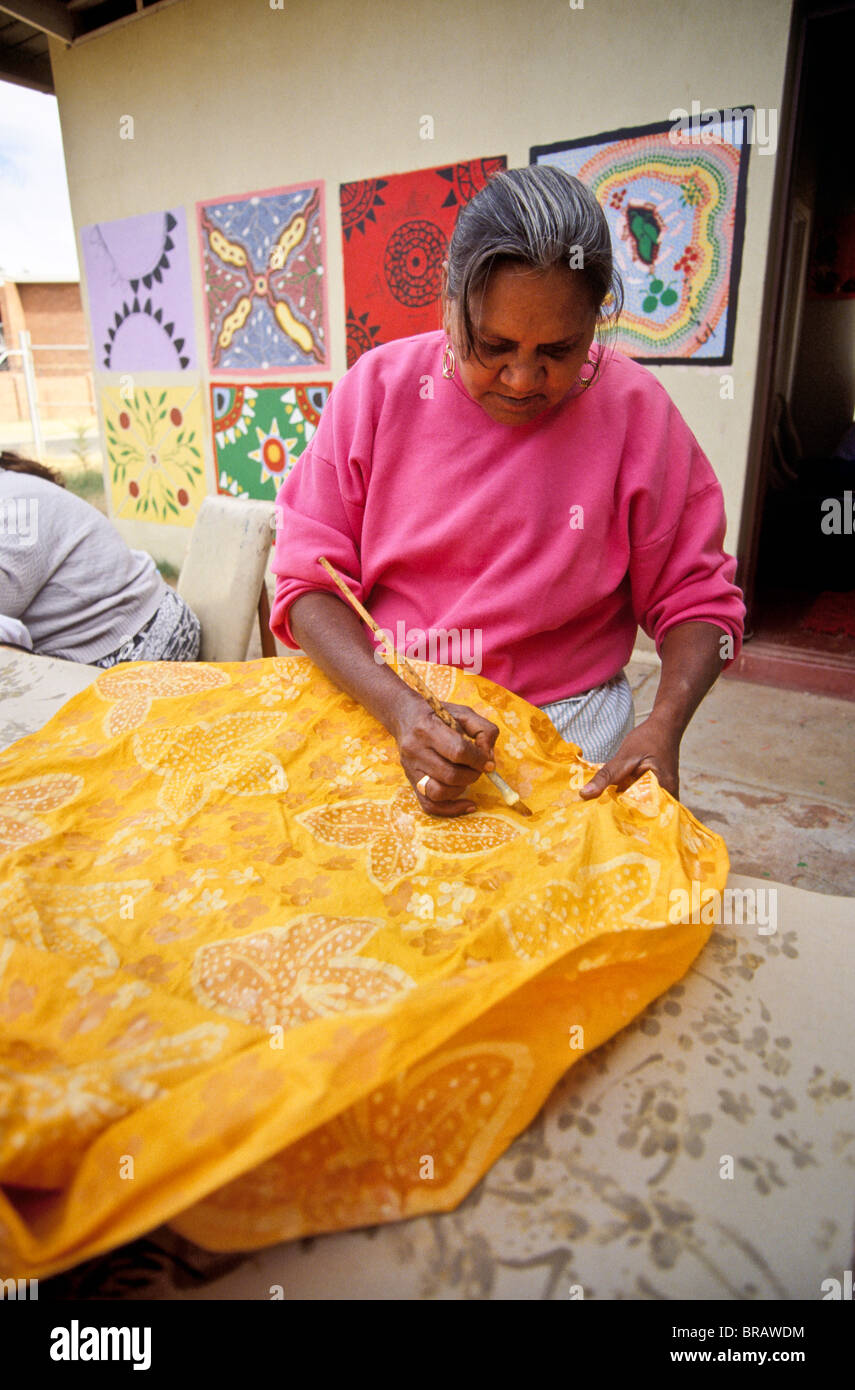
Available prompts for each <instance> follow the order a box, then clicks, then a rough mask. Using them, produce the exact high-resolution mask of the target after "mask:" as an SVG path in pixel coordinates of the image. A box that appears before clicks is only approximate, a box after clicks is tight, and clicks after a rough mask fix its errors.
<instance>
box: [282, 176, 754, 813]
mask: <svg viewBox="0 0 855 1390" xmlns="http://www.w3.org/2000/svg"><path fill="white" fill-rule="evenodd" d="M620 303H621V285H620V279H619V276H618V274H617V271H616V268H615V266H614V263H613V259H612V250H611V241H610V236H609V228H608V223H607V222H606V219H605V216H604V214H603V211H602V209H601V208H600V205H599V203H598V202H597V200H596V198H595V197H594V196H593V195H592V194H591V193H590V191H589V190H588V189H586V188H585V186H584V185H583V184H582V183H580V182H579V180H578V179H574V178H573V177H572V176H571V175H569V174H566V173H565V172H564V171H563V170H560V169H553V168H550V167H548V166H532V167H530V168H527V169H512V170H509V171H507V172H506V173H503V174H497V175H496V176H495V177H494V178H493V179H491V180H490V181H489V182H488V183H487V185H486V186H485V187H484V188H483V189H482V190H481V191H480V192H479V193H478V194H477V195H476V196H475V197H474V198H473V199H472V201H471V202H470V203H468V204H467V205H466V206H465V207H464V208H462V209H461V212H460V214H459V216H458V219H457V225H456V227H455V231H454V234H453V236H452V239H451V244H450V247H449V252H448V260H447V263H446V266H445V272H444V284H443V294H442V309H443V319H444V325H445V327H444V331H443V332H434V333H423V334H418V335H415V336H413V337H410V338H403V339H398V340H396V341H393V342H391V343H386V344H383V345H382V346H378V347H375V348H373V349H372V351H370V352H367V353H365V354H364V356H362V357H360V359H359V361H358V362H357V363H356V364H355V366H353V367H352V368H351V369H350V371H349V372H347V373H346V375H345V376H344V377H342V379H341V381H339V382H338V383H337V385H336V386H335V388H334V390H333V392H332V394H331V396H330V399H329V402H328V403H327V405H326V406H325V408H324V413H323V415H322V417H321V422H320V425H319V427H318V431H317V433H316V434H315V435H313V437H312V441H311V443H310V445H309V447H308V448H307V449H306V450H305V451H304V453H303V454H302V456H301V458H300V460H299V463H298V464H297V466H296V468H295V469H294V471H293V472H292V473H291V474H290V475H289V477H288V479H287V480H286V482H285V483H284V485H283V487H282V489H281V491H280V493H279V495H278V497H277V514H278V526H277V540H276V551H275V555H274V561H273V570H274V573H275V574H276V576H277V586H276V599H275V602H274V605H273V612H272V617H271V627H272V629H273V632H274V633H275V635H276V636H277V637H278V638H279V640H280V641H281V642H283V643H285V644H286V645H290V646H294V647H302V649H303V651H304V652H306V654H307V655H308V656H310V657H311V658H312V660H313V661H315V663H316V664H317V665H318V666H320V668H321V669H322V670H323V671H325V672H326V674H327V675H328V676H330V677H331V679H332V680H333V681H334V682H335V683H336V685H338V686H339V687H340V689H342V690H344V691H346V692H347V693H348V694H349V695H351V696H352V698H353V699H354V700H357V701H359V702H360V703H361V704H362V705H364V706H365V708H366V709H368V710H369V711H370V712H371V713H372V714H374V715H375V717H376V718H377V719H379V720H380V722H381V723H382V724H383V725H384V726H385V728H386V729H388V730H389V732H390V733H392V734H393V736H394V737H395V740H396V742H397V744H398V751H399V756H400V759H401V763H402V766H403V768H404V770H405V772H406V775H407V777H408V778H409V781H410V783H411V785H412V786H413V788H414V790H415V791H416V793H417V795H418V797H419V804H420V806H421V808H422V810H423V811H426V812H428V813H433V814H435V815H444V816H457V815H462V814H466V813H468V812H472V811H474V810H475V805H474V803H473V802H472V801H470V800H469V799H468V798H467V796H466V788H467V787H468V785H469V784H470V783H471V782H473V781H474V780H475V778H477V777H478V776H479V775H480V773H481V772H482V771H483V770H484V769H485V768H486V767H487V764H488V762H491V761H492V753H493V745H494V742H495V739H496V736H497V729H496V726H495V725H494V724H491V723H490V722H489V721H488V720H485V719H484V718H482V717H481V716H480V715H479V714H477V713H476V712H475V711H473V710H470V709H468V708H466V707H465V706H452V707H451V708H452V712H453V713H454V714H455V715H456V717H457V719H458V721H459V722H460V724H461V725H462V726H463V728H464V730H465V731H466V733H467V734H468V735H469V736H470V738H471V739H472V740H474V741H475V748H474V749H473V747H472V745H471V744H470V743H467V741H466V740H464V739H463V738H461V737H460V735H459V734H457V733H455V732H453V731H452V730H450V729H448V728H447V727H446V726H445V724H443V723H442V722H441V721H440V720H439V719H438V718H437V717H436V715H434V714H432V713H430V711H429V710H428V709H427V706H426V705H425V703H424V701H423V700H422V699H421V697H420V696H417V695H415V694H414V692H413V691H411V690H410V689H409V687H408V686H406V685H404V684H403V683H402V682H401V681H399V680H398V678H397V677H396V676H395V675H394V673H393V672H392V671H391V670H390V669H389V668H388V667H387V666H385V665H381V666H378V665H377V662H376V660H375V656H376V653H375V652H374V651H373V649H372V646H371V643H370V642H369V640H368V638H367V637H366V633H365V629H364V627H363V624H362V622H361V620H360V619H359V618H358V617H357V616H356V614H355V613H354V612H353V611H352V610H351V609H350V608H349V607H348V606H347V604H346V603H345V602H344V601H343V600H342V599H341V598H340V597H339V596H338V594H337V593H334V592H331V589H332V588H333V587H334V586H333V584H332V581H331V580H329V578H328V576H327V575H326V574H325V573H324V571H323V569H321V567H320V566H319V564H318V557H319V556H321V555H323V556H325V557H326V558H327V559H328V560H330V561H331V562H332V564H333V565H334V566H335V567H336V568H337V569H338V571H339V573H340V574H342V575H343V576H344V578H345V579H346V581H347V582H348V583H349V584H350V587H351V588H352V589H353V591H354V593H355V594H356V596H357V598H359V599H360V600H361V601H362V602H364V603H365V604H366V606H367V607H368V609H369V611H370V612H371V614H372V617H373V618H374V620H375V622H377V623H378V624H379V625H380V626H381V627H382V628H383V629H384V631H386V632H389V633H395V632H397V631H398V628H399V625H400V629H401V631H402V633H403V634H404V637H403V640H402V642H401V645H402V647H404V648H405V650H404V655H407V654H408V653H407V651H406V644H407V643H409V642H411V641H412V640H414V638H415V639H416V640H417V642H418V641H421V640H422V637H424V638H426V639H427V640H428V642H429V641H430V640H431V636H432V635H433V634H437V633H441V634H443V636H444V637H447V636H448V633H449V631H454V632H456V633H457V634H461V633H463V634H469V636H470V637H471V636H472V635H473V634H474V636H475V637H477V639H478V641H479V643H480V641H481V638H482V636H483V647H484V650H483V657H484V660H483V666H482V668H481V669H482V670H483V674H484V675H485V676H486V677H487V678H488V679H490V680H493V681H495V682H497V683H498V684H500V685H504V686H505V687H506V688H507V689H509V690H513V691H515V692H516V694H518V695H521V696H523V697H524V698H525V699H526V700H528V701H529V703H530V704H533V705H537V706H539V707H540V708H541V709H542V710H544V712H545V713H546V714H547V716H548V717H549V719H551V720H552V722H553V724H554V725H555V727H556V728H557V730H558V732H559V733H560V734H561V735H562V736H563V737H564V738H566V739H567V740H568V741H570V742H573V743H576V744H578V746H579V747H581V749H582V753H583V755H584V756H585V758H586V759H588V760H589V761H590V762H597V763H601V764H603V766H602V767H601V769H600V771H599V772H598V773H597V774H596V775H595V776H594V777H593V778H592V780H591V781H590V782H589V783H588V784H587V786H586V787H585V788H584V789H583V790H582V795H583V796H598V795H600V794H601V793H602V792H603V791H604V789H605V788H606V787H607V786H611V785H615V786H617V787H618V788H619V789H621V790H623V789H624V788H625V787H627V786H628V785H629V784H630V783H631V782H632V781H633V780H634V779H635V778H636V777H638V776H640V775H641V774H642V773H643V772H644V771H645V770H646V769H648V768H650V769H652V770H653V771H654V772H655V774H656V776H657V777H658V779H659V781H660V783H661V784H662V786H663V787H665V788H666V790H667V791H669V792H671V794H672V795H674V796H678V795H679V782H678V762H679V747H680V740H681V738H682V736H683V733H684V731H685V729H686V726H687V724H688V722H689V720H690V718H691V716H692V714H693V713H694V710H695V709H696V707H697V705H698V704H699V703H700V701H701V700H702V698H703V696H704V695H705V694H706V692H707V690H709V688H710V686H711V685H712V684H713V682H714V680H715V679H716V677H717V676H718V674H719V672H720V671H721V669H722V667H723V666H724V664H725V661H726V660H730V659H731V658H733V657H735V656H736V655H738V650H739V643H740V642H741V638H742V626H743V619H744V616H745V609H744V606H743V602H742V594H741V592H740V590H739V589H738V588H737V586H736V585H735V584H734V582H733V579H734V573H735V571H736V561H735V560H734V559H732V557H731V556H729V555H727V554H726V553H725V552H724V551H723V550H722V543H723V540H724V534H725V518H724V505H723V500H722V493H721V488H720V486H719V484H718V482H717V480H716V477H715V474H714V473H713V470H712V467H711V466H710V464H709V462H708V460H707V459H706V457H705V456H704V454H703V453H702V452H701V449H700V447H699V445H698V443H697V441H696V440H695V438H694V436H693V435H692V434H691V432H690V430H689V428H688V426H687V425H686V424H685V422H684V421H683V420H682V418H681V417H680V415H679V414H678V412H677V410H676V407H675V406H674V405H673V404H672V402H671V401H670V399H669V398H668V396H667V395H666V394H665V392H664V391H663V389H662V387H661V386H660V385H659V383H658V381H657V380H656V379H655V377H654V376H653V375H652V373H650V372H648V371H646V370H645V368H644V367H642V366H640V365H639V364H637V363H635V362H632V361H631V360H630V359H629V358H627V357H623V356H621V355H620V354H619V353H616V352H614V351H612V349H611V345H610V342H609V339H608V333H609V331H610V325H613V321H614V319H615V318H616V317H617V314H618V313H619V310H620ZM598 334H601V335H602V341H601V342H600V343H598V345H597V346H595V344H594V339H595V337H596V336H597V335H598ZM425 387H428V388H429V389H428V390H425ZM420 393H421V394H420ZM639 624H640V625H641V626H642V627H643V628H644V630H645V632H647V633H649V634H650V635H651V636H653V637H654V638H655V640H656V645H657V648H658V650H659V652H660V654H661V657H662V676H661V680H660V684H659V689H658V692H657V695H656V700H655V704H654V708H653V711H652V712H651V713H650V714H649V715H648V716H647V718H646V719H645V720H644V722H643V723H641V724H640V725H639V726H638V727H637V728H636V727H635V713H634V709H633V704H632V694H631V691H630V687H629V683H628V681H627V678H626V675H625V673H624V671H623V667H624V666H625V664H626V662H627V661H628V660H629V658H630V656H631V654H632V650H633V643H634V641H635V635H636V631H637V628H638V625H639ZM408 633H412V634H413V635H414V638H413V637H410V636H408V635H407V634H408ZM419 634H421V635H422V636H421V637H420V636H419ZM479 652H480V647H479ZM479 659H480V658H479Z"/></svg>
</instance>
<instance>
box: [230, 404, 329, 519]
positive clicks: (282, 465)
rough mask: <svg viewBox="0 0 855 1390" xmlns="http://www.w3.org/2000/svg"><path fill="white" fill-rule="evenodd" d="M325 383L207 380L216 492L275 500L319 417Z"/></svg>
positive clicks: (313, 431) (322, 405)
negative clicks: (255, 383)
mask: <svg viewBox="0 0 855 1390" xmlns="http://www.w3.org/2000/svg"><path fill="white" fill-rule="evenodd" d="M329 393H330V385H329V382H319V381H305V382H299V383H294V382H289V383H286V384H284V385H279V386H269V385H266V386H248V385H247V386H243V385H240V384H236V383H234V382H231V383H227V382H224V381H217V382H214V383H213V384H212V385H211V419H212V425H213V433H214V452H215V456H216V470H217V491H218V492H223V493H228V494H229V495H230V496H232V497H258V498H261V499H262V500H265V501H268V500H269V501H271V502H272V501H273V500H274V499H275V497H276V494H277V492H278V491H279V488H280V487H281V485H282V482H283V480H284V479H285V477H286V476H287V475H288V474H289V473H290V472H291V469H292V468H293V467H294V464H295V463H296V461H297V459H298V458H299V457H300V455H301V454H302V452H303V450H304V449H305V447H306V445H307V444H308V443H309V440H310V439H311V438H312V435H313V434H314V433H315V430H316V429H317V426H318V421H319V420H320V418H321V411H322V410H323V408H324V404H325V403H326V399H327V396H328V395H329Z"/></svg>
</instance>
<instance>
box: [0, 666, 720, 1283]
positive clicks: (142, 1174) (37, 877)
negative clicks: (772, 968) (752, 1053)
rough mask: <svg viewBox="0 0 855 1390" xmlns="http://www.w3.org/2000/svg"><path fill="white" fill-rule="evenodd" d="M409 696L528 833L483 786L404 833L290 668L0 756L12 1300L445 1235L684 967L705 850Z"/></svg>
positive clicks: (517, 716)
mask: <svg viewBox="0 0 855 1390" xmlns="http://www.w3.org/2000/svg"><path fill="white" fill-rule="evenodd" d="M420 671H421V672H422V673H423V674H424V676H425V678H426V679H427V680H428V681H429V683H430V685H431V688H432V689H433V690H434V691H435V692H436V693H437V694H438V695H439V696H440V697H441V698H442V699H445V700H449V699H453V700H454V701H455V702H459V703H462V704H468V705H470V706H471V707H472V708H474V709H476V710H478V711H479V712H480V713H483V714H484V715H486V716H487V717H488V718H490V719H492V720H493V721H494V722H495V723H496V724H497V725H498V726H499V729H500V731H501V736H500V739H499V743H498V765H499V769H500V771H501V772H502V774H503V775H504V776H506V777H507V780H508V781H509V782H510V783H511V784H512V785H513V786H515V787H516V788H517V789H518V790H519V791H520V793H521V795H522V796H523V797H524V798H525V800H526V801H527V803H528V804H529V806H530V807H531V809H532V812H533V815H532V816H531V818H530V819H524V818H522V817H521V816H518V815H516V814H515V813H514V812H513V811H512V810H509V809H508V808H507V807H506V806H505V805H504V803H503V802H502V800H501V798H500V797H499V795H498V793H497V792H496V791H495V789H494V788H493V786H492V784H491V783H490V782H489V781H487V780H486V779H481V780H480V781H479V782H478V783H476V784H475V786H474V787H473V788H472V793H473V795H474V798H475V800H476V801H477V803H478V807H479V809H478V811H477V812H476V813H475V814H473V815H471V816H468V817H463V818H460V819H456V820H453V821H448V820H442V819H439V818H437V817H432V816H428V815H425V814H424V813H423V812H422V811H421V809H420V807H419V804H418V801H417V799H416V797H415V796H414V794H413V792H412V789H411V788H410V786H409V785H408V783H407V781H406V779H405V777H404V775H403V772H402V770H401V767H400V764H399V762H398V758H397V752H396V749H395V745H394V742H393V740H392V739H391V738H390V737H389V736H388V735H387V734H386V733H385V731H384V730H383V729H382V728H381V727H380V726H379V725H377V724H376V722H375V721H374V720H373V719H372V718H371V717H370V716H369V715H368V714H367V713H366V712H365V711H364V710H362V709H361V708H360V707H359V706H357V705H356V704H355V703H354V702H353V701H352V700H350V699H349V698H348V697H347V696H346V695H344V694H343V693H342V692H341V691H339V690H337V689H336V688H335V687H334V686H333V685H332V684H331V683H330V682H329V681H327V680H326V678H325V677H324V676H323V675H321V673H320V672H318V671H317V670H316V669H315V667H314V666H313V665H312V663H311V662H310V661H308V659H306V658H304V657H294V658H290V659H280V658H276V659H273V660H262V661H256V662H249V663H244V664H232V665H219V666H218V665H205V664H196V665H192V664H191V665H186V666H178V665H175V666H172V667H169V666H165V665H164V666H158V665H156V664H147V663H137V664H134V665H128V666H122V667H117V668H113V669H111V670H110V671H107V672H104V673H103V674H102V675H100V676H99V677H98V678H97V679H96V680H95V682H94V684H93V685H92V686H91V687H90V688H89V689H87V690H84V691H82V692H81V693H80V694H79V695H77V696H75V697H74V698H73V699H72V700H71V701H69V703H68V704H67V705H65V706H64V707H63V709H62V710H61V711H60V712H59V713H58V714H57V715H56V716H55V717H54V719H53V720H52V721H51V722H50V724H49V725H48V726H46V728H45V729H44V730H41V731H40V732H39V733H38V734H34V735H32V736H30V737H29V738H25V739H22V740H21V741H20V742H19V743H17V744H15V745H14V746H13V747H12V748H10V749H7V750H6V751H5V752H4V753H2V754H0V837H2V838H0V1113H2V1116H3V1124H2V1127H0V1184H2V1187H1V1188H0V1266H2V1268H3V1270H4V1273H5V1274H6V1275H7V1276H11V1275H15V1277H25V1276H34V1275H35V1276H39V1275H41V1276H47V1275H48V1274H50V1273H53V1272H57V1271H59V1270H61V1269H64V1268H67V1267H69V1266H70V1265H73V1264H76V1263H78V1262H79V1261H81V1260H83V1259H87V1258H90V1257H91V1256H93V1255H95V1254H97V1253H99V1252H100V1251H103V1250H106V1249H108V1248H111V1247H113V1246H115V1245H119V1244H121V1243H122V1242H124V1241H127V1240H130V1239H133V1238H135V1237H136V1236H139V1235H141V1234H142V1233H144V1232H145V1231H147V1230H150V1229H151V1228H153V1227H154V1226H157V1225H159V1224H160V1223H162V1222H164V1221H167V1222H170V1223H171V1224H172V1225H173V1226H174V1227H175V1228H176V1229H178V1230H179V1231H181V1232H182V1233H183V1234H185V1235H186V1236H188V1237H189V1238H191V1239H193V1240H195V1241H196V1242H198V1243H199V1244H201V1245H205V1246H207V1247H208V1248H211V1249H229V1248H233V1249H247V1248H253V1247H258V1246H262V1245H265V1244H271V1243H274V1242H276V1241H279V1240H284V1239H291V1238H294V1237H297V1236H303V1235H309V1234H312V1233H313V1232H320V1231H328V1230H337V1229H344V1228H348V1227H353V1226H358V1225H360V1224H366V1223H369V1224H371V1223H376V1222H378V1221H387V1220H398V1219H401V1218H404V1217H407V1216H411V1215H414V1214H416V1213H420V1212H428V1211H440V1210H448V1209H450V1208H452V1207H454V1206H455V1205H456V1204H457V1203H459V1202H460V1200H461V1199H462V1198H463V1197H464V1196H465V1195H466V1193H467V1192H468V1191H469V1190H470V1189H471V1188H472V1187H473V1185H474V1184H475V1183H476V1182H477V1181H478V1179H479V1178H480V1177H481V1176H482V1175H483V1174H484V1173H485V1172H486V1170H487V1168H488V1167H489V1166H490V1164H491V1163H493V1162H494V1161H495V1159H496V1158H497V1157H498V1156H499V1155H500V1154H501V1153H502V1152H503V1150H504V1149H505V1148H506V1147H507V1146H508V1144H509V1143H510V1142H511V1140H512V1139H513V1138H514V1136H515V1135H516V1134H518V1133H519V1132H520V1130H522V1129H523V1128H524V1127H525V1126H526V1125H527V1124H528V1123H529V1121H530V1120H531V1119H532V1117H533V1116H534V1115H535V1114H536V1113H537V1110H538V1109H539V1107H540V1106H541V1104H542V1103H543V1101H544V1099H545V1098H546V1096H547V1095H548V1093H549V1091H550V1090H551V1088H552V1087H553V1086H554V1085H555V1083H556V1081H557V1080H558V1079H559V1078H560V1077H561V1076H562V1074H563V1073H564V1072H565V1071H566V1070H567V1069H568V1068H569V1067H570V1066H572V1064H573V1063H574V1062H575V1061H577V1060H578V1059H579V1058H580V1057H581V1056H584V1055H585V1053H586V1052H590V1051H591V1049H592V1048H596V1047H597V1046H598V1045H599V1044H600V1043H601V1042H603V1041H604V1040H605V1039H606V1038H608V1037H610V1036H611V1035H612V1034H613V1033H615V1032H616V1031H617V1030H618V1029H620V1028H622V1027H623V1026H624V1025H625V1024H626V1023H627V1022H629V1020H630V1019H632V1018H633V1017H634V1016H635V1015H637V1014H638V1013H639V1012H640V1011H641V1010H642V1009H643V1008H644V1007H645V1006H646V1004H647V1003H648V1002H649V1001H650V1000H651V999H652V998H654V997H655V996H656V995H657V994H660V993H661V992H662V991H663V990H665V989H667V988H668V986H669V985H671V984H672V983H673V982H674V981H675V980H676V979H678V978H679V977H680V976H681V975H683V974H684V973H685V971H686V970H687V969H688V967H689V965H690V964H691V962H692V960H693V959H694V957H695V956H696V955H697V953H698V951H699V950H700V949H701V948H702V946H703V944H704V942H705V940H706V938H707V936H708V935H709V932H710V930H711V928H710V927H709V926H705V925H704V924H702V923H699V924H693V923H682V922H680V923H676V924H675V923H672V922H671V919H670V916H669V904H670V902H671V901H673V898H672V897H671V895H672V894H673V892H674V890H682V891H685V892H688V893H691V886H692V882H693V881H694V882H697V883H699V885H700V888H701V891H703V889H704V888H707V887H712V888H716V889H718V890H721V889H722V888H723V887H724V884H725V881H726V877H727V868H728V864H727V853H726V850H725V846H724V844H723V842H722V840H721V839H720V838H719V837H718V836H717V835H715V834H713V833H712V832H710V831H708V830H706V829H705V828H704V827H703V826H702V825H700V824H699V823H698V822H697V820H695V818H694V817H693V816H692V815H691V814H690V813H689V812H688V811H687V810H686V809H685V807H683V806H681V805H679V804H678V803H677V802H675V801H674V800H673V798H671V797H670V796H668V795H667V793H665V792H663V791H662V790H661V788H660V787H659V786H658V784H657V783H656V780H655V778H654V777H653V776H652V774H650V773H647V774H645V776H644V777H643V778H641V779H640V780H639V781H638V782H636V783H635V784H634V785H633V787H631V788H630V789H629V791H627V792H625V793H623V794H622V795H618V794H617V793H616V792H615V791H614V789H610V790H609V791H607V792H606V793H605V794H604V795H603V797H601V798H600V799H598V800H597V801H594V802H588V801H583V800H582V799H581V798H580V796H579V788H580V787H581V785H582V784H583V783H584V781H585V780H586V779H587V777H588V776H589V775H590V768H589V765H588V764H586V763H584V762H583V761H582V760H581V759H580V757H579V755H578V751H577V750H576V749H574V748H573V747H572V746H571V745H568V744H566V743H564V742H563V741H562V740H561V739H560V738H559V736H558V735H557V734H556V733H555V731H554V730H553V729H552V726H551V725H550V724H549V722H548V721H547V720H546V719H545V716H543V715H542V714H541V713H540V711H537V710H534V709H532V708H531V707H530V706H528V705H526V703H525V702H524V701H522V700H520V699H518V698H517V697H516V696H514V695H511V694H509V692H507V691H505V690H502V689H500V688H499V687H497V686H495V685H492V684H491V683H490V682H489V681H486V680H484V679H482V678H480V677H476V676H471V675H468V674H466V673H464V672H462V671H455V670H453V669H452V668H448V667H435V666H433V667H431V666H427V665H426V664H424V663H422V664H420ZM105 706H106V709H105Z"/></svg>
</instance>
